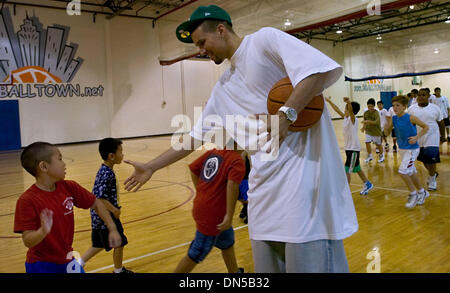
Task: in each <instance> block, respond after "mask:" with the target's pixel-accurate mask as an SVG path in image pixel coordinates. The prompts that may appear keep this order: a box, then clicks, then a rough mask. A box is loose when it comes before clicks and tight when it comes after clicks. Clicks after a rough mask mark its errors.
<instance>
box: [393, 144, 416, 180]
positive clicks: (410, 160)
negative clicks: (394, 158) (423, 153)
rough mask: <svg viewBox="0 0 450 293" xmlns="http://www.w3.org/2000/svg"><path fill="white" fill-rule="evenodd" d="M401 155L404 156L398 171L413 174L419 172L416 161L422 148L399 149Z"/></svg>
mask: <svg viewBox="0 0 450 293" xmlns="http://www.w3.org/2000/svg"><path fill="white" fill-rule="evenodd" d="M399 153H400V157H401V158H402V163H401V164H400V167H399V168H398V173H400V174H404V175H408V176H411V175H412V174H415V173H417V170H416V167H415V166H414V162H415V161H416V159H417V156H418V155H419V153H420V149H412V150H405V149H399Z"/></svg>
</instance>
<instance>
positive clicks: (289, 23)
mask: <svg viewBox="0 0 450 293" xmlns="http://www.w3.org/2000/svg"><path fill="white" fill-rule="evenodd" d="M291 24H292V23H291V22H290V21H289V19H286V21H285V22H284V25H285V26H290V25H291Z"/></svg>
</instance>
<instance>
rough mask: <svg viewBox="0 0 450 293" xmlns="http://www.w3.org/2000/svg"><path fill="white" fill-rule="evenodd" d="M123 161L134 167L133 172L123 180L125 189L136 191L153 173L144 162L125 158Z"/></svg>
mask: <svg viewBox="0 0 450 293" xmlns="http://www.w3.org/2000/svg"><path fill="white" fill-rule="evenodd" d="M124 162H125V163H127V164H129V165H131V166H133V167H134V172H133V174H131V176H130V177H128V179H127V180H125V182H124V184H125V190H126V191H132V190H133V191H134V192H136V191H138V190H139V189H140V188H141V186H142V185H144V184H145V183H146V182H147V181H148V180H150V178H151V177H152V175H153V171H152V170H151V169H149V168H147V167H146V166H145V164H144V163H140V162H134V161H129V160H125V161H124Z"/></svg>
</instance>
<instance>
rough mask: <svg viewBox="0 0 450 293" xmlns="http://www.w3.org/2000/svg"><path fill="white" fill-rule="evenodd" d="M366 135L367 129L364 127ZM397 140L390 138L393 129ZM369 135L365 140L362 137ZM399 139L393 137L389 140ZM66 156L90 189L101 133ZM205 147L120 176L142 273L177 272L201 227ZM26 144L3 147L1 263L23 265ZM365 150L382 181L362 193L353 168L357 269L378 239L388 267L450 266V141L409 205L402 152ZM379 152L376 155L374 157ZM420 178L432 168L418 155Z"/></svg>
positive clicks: (139, 154) (372, 174) (106, 262)
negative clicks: (424, 190)
mask: <svg viewBox="0 0 450 293" xmlns="http://www.w3.org/2000/svg"><path fill="white" fill-rule="evenodd" d="M333 123H334V125H335V129H336V135H337V137H338V141H339V145H340V146H341V155H342V158H343V159H344V158H345V154H344V151H343V148H342V147H343V139H342V129H341V125H342V121H341V120H337V121H334V122H333ZM360 141H361V142H363V135H362V133H360ZM389 142H390V143H391V138H389ZM362 144H363V143H362ZM169 146H170V136H164V137H154V138H142V139H127V140H124V145H123V148H124V154H125V158H126V159H131V160H137V161H148V160H150V159H152V158H154V157H156V156H157V155H159V154H160V153H162V152H163V151H164V150H166V149H167V148H168V147H169ZM391 147H392V144H391ZM60 150H61V152H62V154H63V159H64V161H65V162H66V164H67V176H66V179H70V180H75V181H77V182H79V183H80V184H81V185H83V186H84V187H85V188H87V189H88V190H92V186H93V183H94V179H95V174H96V172H97V170H98V168H99V166H100V164H101V159H100V156H99V155H98V153H97V143H83V144H73V145H64V146H60ZM201 153H202V152H201V151H197V152H194V153H193V154H191V155H190V156H188V157H187V158H186V159H184V160H181V161H179V162H177V163H176V164H174V165H172V166H170V167H167V168H165V169H163V170H160V171H158V172H157V173H156V174H155V175H154V177H153V178H152V179H151V180H150V181H149V182H148V183H147V184H146V185H144V186H143V188H142V189H141V190H140V191H139V192H137V193H128V192H126V191H125V190H124V189H123V186H121V188H120V189H121V193H120V200H121V205H122V206H123V210H122V216H121V220H122V222H123V223H124V228H125V234H126V235H127V237H128V241H129V244H128V245H127V246H126V247H125V250H124V265H125V266H126V267H127V268H129V269H131V270H133V271H135V272H138V273H169V272H172V271H173V269H175V267H176V265H177V263H178V262H179V260H180V259H181V258H182V257H183V256H184V255H185V254H186V252H187V249H188V247H189V244H190V241H192V239H193V237H194V232H195V225H194V221H193V219H192V216H191V209H192V199H193V197H194V188H193V185H192V183H191V180H190V175H189V170H188V167H187V165H188V163H190V162H192V161H193V160H194V159H195V158H197V157H198V156H199V155H200V154H201ZM19 156H20V152H3V153H0V273H22V272H25V266H24V262H25V256H26V251H27V249H26V247H25V246H24V245H23V243H22V240H21V236H20V235H19V234H14V233H13V222H14V210H15V204H16V200H17V199H18V197H19V196H20V195H21V194H22V192H23V191H25V190H26V189H27V188H28V187H29V186H30V185H32V184H33V182H34V181H33V178H32V177H31V176H30V175H28V174H27V173H26V172H25V171H23V170H22V168H21V167H20V162H19ZM366 156H367V154H366V152H365V147H364V145H363V151H362V152H361V162H362V163H361V165H362V168H363V170H364V172H365V173H366V175H367V176H368V177H369V179H370V180H371V181H372V182H373V183H374V186H375V188H374V189H373V190H372V191H371V192H370V193H369V195H367V196H360V195H359V191H360V190H361V188H362V182H361V180H360V179H359V177H358V176H357V175H356V174H354V175H352V183H351V184H350V188H351V190H352V195H353V200H354V203H355V208H356V212H357V215H358V222H359V230H358V231H357V232H356V233H355V234H354V235H352V236H351V237H349V238H347V239H345V240H344V244H345V249H346V253H347V258H348V262H349V266H350V271H351V272H356V273H365V272H367V267H368V265H369V264H370V263H371V261H372V260H373V258H372V257H371V254H369V253H370V252H372V251H373V249H377V250H378V252H379V255H380V269H381V272H382V273H412V272H416V273H449V272H450V229H449V227H450V220H449V219H450V182H449V181H447V180H448V179H449V178H450V145H449V144H447V143H445V144H443V145H442V146H441V163H440V164H438V172H439V177H438V179H437V182H438V190H437V191H435V192H431V196H430V197H429V198H428V199H427V200H426V202H425V204H424V205H423V206H416V207H415V208H414V209H412V210H407V209H406V208H405V207H404V204H405V202H406V200H407V195H408V191H407V188H406V186H405V185H404V183H403V182H402V181H401V179H400V177H399V175H398V174H397V169H398V166H399V163H400V157H399V155H397V154H394V153H392V148H391V151H390V152H389V153H388V154H387V156H386V160H385V162H384V163H381V164H380V163H377V162H373V161H372V162H371V163H370V164H365V163H364V159H365V158H366ZM376 157H377V156H375V158H376ZM416 168H417V169H418V170H419V174H420V176H421V179H422V181H423V182H424V183H425V181H426V176H427V175H426V172H425V169H424V167H423V165H422V164H421V163H420V162H416ZM115 171H116V175H117V177H118V181H119V182H120V183H121V184H122V185H123V181H124V180H125V179H126V178H127V177H128V176H129V175H130V174H131V172H132V168H131V167H130V166H129V165H127V164H125V163H122V164H121V165H118V166H116V167H115ZM240 210H241V204H240V203H238V204H237V207H236V215H235V219H234V222H233V226H234V228H235V229H236V232H235V234H236V244H235V250H236V257H237V260H238V265H239V266H240V267H244V268H245V270H246V271H247V272H253V260H252V253H251V252H252V251H251V245H250V240H249V236H248V230H247V225H245V224H244V223H243V221H242V220H241V219H240V218H239V217H238V214H239V212H240ZM90 221H91V220H90V215H89V211H88V210H81V209H76V211H75V224H76V225H75V237H74V243H73V247H74V250H76V251H78V252H80V253H81V254H83V253H84V252H85V251H86V250H87V249H88V248H89V246H90V245H91V240H90V237H91V233H90V232H91V229H90ZM85 270H86V271H87V272H100V273H110V272H112V253H111V252H109V253H107V252H101V253H99V254H98V255H97V256H95V257H94V258H92V259H91V260H90V261H89V262H88V263H87V265H86V266H85ZM194 272H202V273H222V272H226V267H225V265H224V263H223V261H222V259H221V254H220V252H219V251H218V250H217V249H214V250H213V251H212V252H211V253H210V255H208V257H207V258H206V259H205V261H204V262H203V263H201V264H200V265H198V266H197V267H196V268H195V269H194Z"/></svg>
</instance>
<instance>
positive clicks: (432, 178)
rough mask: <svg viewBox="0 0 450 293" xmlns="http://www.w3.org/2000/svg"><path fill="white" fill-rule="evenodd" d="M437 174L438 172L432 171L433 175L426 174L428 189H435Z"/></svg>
mask: <svg viewBox="0 0 450 293" xmlns="http://www.w3.org/2000/svg"><path fill="white" fill-rule="evenodd" d="M438 176H439V173H438V172H436V173H434V175H433V176H428V180H427V184H428V190H430V191H435V190H436V189H437V182H436V178H437V177H438Z"/></svg>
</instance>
